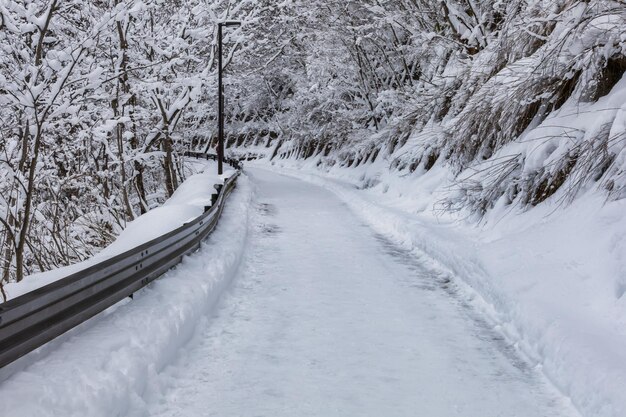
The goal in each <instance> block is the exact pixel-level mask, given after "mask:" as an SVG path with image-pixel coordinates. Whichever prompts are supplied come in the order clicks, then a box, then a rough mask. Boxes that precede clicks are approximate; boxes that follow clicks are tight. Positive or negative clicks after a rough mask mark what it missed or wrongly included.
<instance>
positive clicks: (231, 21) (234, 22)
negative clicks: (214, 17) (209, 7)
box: [219, 20, 241, 27]
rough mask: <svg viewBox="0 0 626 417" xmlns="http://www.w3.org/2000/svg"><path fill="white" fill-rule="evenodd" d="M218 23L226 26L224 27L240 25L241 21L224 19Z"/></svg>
mask: <svg viewBox="0 0 626 417" xmlns="http://www.w3.org/2000/svg"><path fill="white" fill-rule="evenodd" d="M219 25H220V26H226V27H239V26H241V22H239V21H236V20H226V21H224V22H220V23H219Z"/></svg>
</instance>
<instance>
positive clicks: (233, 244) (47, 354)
mask: <svg viewBox="0 0 626 417" xmlns="http://www.w3.org/2000/svg"><path fill="white" fill-rule="evenodd" d="M190 181H191V183H190V184H193V183H194V182H195V180H193V179H190ZM201 182H202V181H201ZM203 185H205V184H203ZM183 192H185V188H183V189H181V193H183ZM190 192H191V193H195V192H196V191H190ZM185 193H186V192H185ZM251 196H252V191H251V186H250V184H249V182H248V180H247V178H245V177H242V178H240V179H239V180H238V185H237V188H236V190H235V191H234V192H233V194H232V195H231V196H230V197H229V199H228V201H227V203H226V208H225V210H224V212H223V214H222V217H221V219H220V222H219V223H218V226H217V228H216V229H215V231H214V232H213V233H212V234H211V235H210V236H209V238H208V239H207V240H206V242H205V243H203V244H202V246H201V248H200V249H199V250H198V251H197V252H196V253H194V254H193V255H190V256H188V257H186V258H184V260H183V262H182V263H181V264H180V265H178V266H177V267H176V268H174V269H173V270H171V271H170V272H168V273H166V274H165V275H164V276H163V277H161V278H160V279H158V280H156V281H154V282H153V283H151V284H150V285H148V286H147V287H146V288H144V289H143V290H141V291H139V292H137V293H136V294H135V297H134V299H133V300H132V301H130V300H129V302H122V303H119V304H117V305H116V306H113V307H112V308H110V309H109V310H107V311H106V312H104V313H103V314H100V315H98V316H96V317H95V318H93V319H91V320H90V321H88V322H86V323H84V324H83V325H81V326H79V327H78V328H76V329H74V330H72V331H70V332H68V333H66V334H65V335H63V336H61V337H60V338H58V339H56V340H55V341H53V342H51V343H49V344H48V345H46V346H44V347H43V348H41V349H39V351H36V352H33V353H31V354H29V355H27V356H26V357H24V358H22V359H20V360H19V361H18V362H16V363H14V364H12V366H9V367H7V368H4V369H2V370H1V371H0V380H1V381H2V382H1V383H0V416H13V417H35V416H36V417H46V416H55V417H70V416H76V417H78V416H81V417H111V416H124V415H147V414H146V413H145V412H144V411H141V410H145V403H146V401H149V402H152V399H151V398H150V396H151V395H156V393H157V391H155V384H156V383H157V382H158V381H159V379H158V377H157V376H158V374H159V373H161V372H162V370H163V369H164V368H165V367H166V366H167V365H168V364H170V363H171V362H172V361H174V360H175V359H176V357H177V356H178V355H179V352H180V348H181V347H183V346H185V345H186V344H188V343H189V341H190V340H192V339H194V337H195V335H196V333H197V329H199V328H202V325H203V324H204V323H205V322H206V321H207V320H208V318H209V317H210V315H211V312H212V310H213V308H214V307H215V305H216V302H217V299H218V297H219V296H220V294H221V293H222V292H223V290H224V288H226V287H227V286H228V285H229V282H230V279H231V278H232V277H233V276H234V274H235V271H236V270H237V268H238V267H239V264H240V261H241V257H242V254H243V250H244V247H245V242H246V238H247V234H248V213H249V208H250V199H251ZM197 197H198V198H199V200H198V201H196V203H202V204H203V201H204V200H203V198H202V197H201V194H199V195H198V196H197ZM181 201H182V200H181ZM190 201H192V200H190ZM170 204H171V203H170ZM187 215H188V216H191V215H192V213H191V212H189V213H187ZM154 227H155V228H158V227H159V225H154Z"/></svg>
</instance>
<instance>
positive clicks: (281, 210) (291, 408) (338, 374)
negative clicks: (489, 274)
mask: <svg viewBox="0 0 626 417" xmlns="http://www.w3.org/2000/svg"><path fill="white" fill-rule="evenodd" d="M249 171H252V179H253V181H254V182H255V184H257V186H258V192H257V193H258V201H257V213H256V216H255V217H254V221H253V222H252V225H253V227H254V228H253V229H252V230H251V233H250V242H249V248H250V249H249V251H248V252H247V253H246V256H245V258H244V261H243V263H242V268H241V269H240V271H239V273H238V276H237V277H236V279H235V280H234V285H233V289H232V290H231V291H229V294H228V295H227V296H225V297H224V299H223V301H222V303H221V307H220V308H219V310H218V311H217V315H216V317H215V319H214V320H213V321H212V322H211V323H210V324H209V325H207V326H205V328H204V330H203V332H202V333H201V334H199V337H198V338H197V339H196V340H195V341H194V343H191V344H190V345H189V347H188V349H186V350H185V353H184V354H183V355H181V357H180V358H179V359H178V360H177V361H176V362H175V363H174V364H173V366H171V367H169V368H166V369H165V371H164V372H163V373H162V375H160V376H159V377H158V378H157V381H158V383H157V384H156V386H157V387H158V388H159V389H158V392H159V395H158V396H153V397H152V398H151V400H150V401H148V405H147V410H148V412H147V414H148V415H150V416H160V417H169V416H200V415H202V416H221V417H228V416H416V415H417V416H429V417H439V416H441V417H443V416H446V417H447V416H472V417H475V416H481V417H489V416H509V417H512V416H524V417H529V416H543V417H547V416H574V415H577V413H576V412H575V411H573V410H572V409H571V408H570V406H569V402H568V400H566V399H564V398H563V397H561V396H560V395H559V394H558V393H556V391H555V390H554V389H552V388H551V387H550V385H549V384H548V383H547V382H546V379H545V378H544V377H543V376H542V374H541V373H540V372H539V371H538V370H537V369H534V368H533V367H532V366H529V365H528V363H527V362H525V361H524V360H523V359H522V358H520V357H519V356H518V354H517V352H516V351H515V349H513V348H512V347H511V346H510V345H509V344H508V343H507V342H506V341H505V340H503V339H502V337H501V336H500V335H499V333H498V332H497V331H494V330H493V329H492V327H491V326H490V325H489V324H487V323H486V322H485V321H483V320H482V319H481V318H480V315H479V314H477V312H476V311H475V310H474V309H473V308H472V307H471V306H469V305H467V304H466V302H465V298H464V297H463V296H462V294H460V293H459V291H458V287H457V286H456V285H455V284H454V283H451V282H449V281H448V280H447V279H446V277H445V276H443V275H441V274H439V273H438V272H437V271H436V270H435V271H433V270H431V269H429V267H428V263H426V264H424V263H423V262H422V260H421V259H419V258H415V257H414V256H413V254H411V253H409V252H407V251H404V250H402V249H400V248H399V247H398V246H397V245H395V244H393V243H391V242H389V241H388V240H386V239H385V238H382V237H380V236H378V235H376V234H375V233H374V232H373V231H372V230H371V229H370V228H369V227H367V226H366V225H364V224H363V223H361V222H360V221H359V220H358V219H357V218H356V217H355V216H354V215H353V213H352V212H351V211H350V210H349V209H348V208H347V207H346V205H345V204H343V203H342V201H341V200H340V199H338V198H337V197H336V196H335V195H333V194H332V193H331V192H329V191H327V190H325V189H324V188H321V187H317V186H313V185H308V184H306V183H303V182H302V181H297V180H294V179H290V178H287V177H284V176H279V175H276V174H272V173H269V172H267V171H263V170H249Z"/></svg>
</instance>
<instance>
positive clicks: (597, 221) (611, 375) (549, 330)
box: [259, 158, 626, 417]
mask: <svg viewBox="0 0 626 417" xmlns="http://www.w3.org/2000/svg"><path fill="white" fill-rule="evenodd" d="M377 162H378V161H377ZM259 165H260V166H267V163H266V162H259ZM279 167H280V168H279ZM273 169H277V170H278V171H279V172H282V173H288V174H289V175H292V176H295V177H298V178H301V179H306V180H307V181H310V182H313V183H315V184H318V185H322V186H323V187H325V188H328V189H330V190H332V191H334V192H335V193H336V194H337V195H338V196H339V197H341V199H342V200H344V201H345V202H346V203H347V204H348V205H349V206H350V208H351V209H352V210H353V211H354V212H355V213H357V214H359V215H360V217H361V218H362V219H363V220H364V221H365V222H366V223H367V224H369V225H370V226H372V227H373V228H374V230H376V231H377V232H378V233H380V234H381V235H383V236H385V237H386V238H388V239H390V240H391V241H393V242H394V243H395V244H398V245H400V246H401V247H402V248H404V249H406V250H410V251H412V253H413V254H414V255H416V256H420V257H422V258H423V259H424V260H425V261H426V260H428V263H429V264H430V265H431V267H432V268H433V269H435V270H438V271H441V272H442V273H444V274H446V275H447V276H449V277H450V278H451V279H453V280H454V282H456V283H457V284H458V285H459V286H460V287H463V288H464V290H463V292H464V293H465V294H466V296H467V297H470V298H473V300H472V304H473V305H474V306H475V307H476V308H478V309H480V310H482V312H483V313H482V314H483V316H484V317H488V318H489V320H490V322H491V323H492V324H493V325H494V326H496V327H497V328H498V330H499V331H500V332H501V333H502V334H503V335H505V337H506V338H507V340H509V341H510V342H511V343H513V344H514V346H515V347H516V349H517V350H518V351H519V352H521V354H523V355H524V356H526V357H527V358H528V360H529V361H531V362H532V363H533V364H535V366H536V368H537V369H541V370H542V371H543V373H544V374H545V375H547V376H548V377H549V379H550V380H551V381H552V382H553V383H554V384H555V385H556V386H557V387H558V389H559V390H560V391H561V392H562V393H564V394H565V395H567V396H569V397H571V399H572V401H573V403H574V404H575V405H576V407H577V408H578V409H579V410H580V411H581V412H582V413H583V414H584V415H585V416H589V417H591V416H594V417H600V416H602V417H618V416H623V415H626V395H624V387H626V349H624V346H626V297H625V296H624V290H625V289H626V285H625V282H626V281H625V280H626V256H625V255H624V254H626V202H625V201H623V200H622V201H613V202H606V201H605V199H604V197H603V196H601V195H598V193H594V192H588V193H586V194H584V195H583V196H581V197H580V198H578V199H577V200H576V201H574V203H573V204H572V205H569V206H567V205H563V204H562V201H560V200H559V198H560V195H558V194H557V195H555V196H554V198H552V199H551V200H549V201H548V202H546V203H544V204H542V205H541V206H538V207H536V208H534V209H532V210H530V211H529V212H517V213H507V212H506V210H508V209H506V208H505V207H503V208H499V209H496V210H493V211H492V212H491V213H489V215H488V216H487V218H485V219H484V220H483V221H482V222H481V223H480V224H478V225H477V224H476V223H474V222H473V221H470V222H467V221H465V219H464V218H462V217H461V216H462V215H463V213H460V215H456V216H453V215H450V214H446V213H443V212H442V211H439V210H437V202H438V201H439V200H440V199H441V197H442V194H443V193H446V192H449V188H448V187H449V185H450V184H451V183H452V180H451V178H452V176H451V174H450V173H449V171H448V170H447V169H445V168H443V167H439V166H436V167H435V168H433V169H432V170H431V171H429V172H428V173H426V174H425V175H419V176H407V177H405V178H401V177H398V176H397V175H396V174H394V173H390V172H389V170H388V167H387V166H386V163H385V162H384V161H381V162H378V163H377V164H371V165H362V166H361V167H359V168H356V169H355V168H348V169H346V168H331V169H330V170H328V171H324V172H323V171H321V170H320V169H319V167H318V160H317V159H316V158H313V159H311V160H306V161H294V160H281V161H276V162H275V166H274V167H273ZM363 187H368V188H367V189H357V188H363Z"/></svg>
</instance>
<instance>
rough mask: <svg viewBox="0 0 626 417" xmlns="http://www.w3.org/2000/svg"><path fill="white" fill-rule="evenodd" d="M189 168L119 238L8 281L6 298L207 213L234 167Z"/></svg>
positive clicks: (192, 163)
mask: <svg viewBox="0 0 626 417" xmlns="http://www.w3.org/2000/svg"><path fill="white" fill-rule="evenodd" d="M186 163H187V166H188V169H189V170H190V171H191V172H192V173H195V174H192V175H191V176H189V177H188V178H187V179H186V180H185V181H184V182H183V183H182V184H180V186H179V187H178V188H177V189H176V191H175V192H174V194H173V195H172V197H171V198H169V199H168V200H167V201H166V202H165V203H164V204H163V205H162V206H160V207H157V208H154V209H152V210H150V211H149V212H148V213H146V214H144V215H142V216H139V217H137V218H136V219H135V220H133V221H132V222H129V223H127V224H126V227H125V228H124V230H122V232H121V233H120V234H119V236H118V237H117V238H116V240H115V241H114V242H113V243H112V244H111V245H109V246H107V247H106V248H104V249H103V250H102V251H100V252H99V253H97V254H96V255H95V256H94V257H92V258H90V259H87V260H85V261H83V262H79V263H76V264H73V265H70V266H67V267H64V268H58V269H54V270H51V271H46V272H43V273H37V274H33V275H30V276H28V277H26V278H24V280H23V281H21V282H19V283H10V284H7V285H5V290H6V292H7V299H11V298H15V297H17V296H19V295H22V294H25V293H27V292H29V291H32V290H34V289H37V288H39V287H42V286H44V285H46V284H49V283H51V282H54V281H56V280H58V279H61V278H63V277H66V276H68V275H70V274H73V273H75V272H78V271H81V270H83V269H86V268H88V267H90V266H92V265H94V264H97V263H98V262H102V261H104V260H106V259H109V258H112V257H113V256H115V255H119V254H121V253H123V252H125V251H127V250H130V249H132V248H135V247H137V246H139V245H141V244H143V243H146V242H148V241H149V240H152V239H155V238H157V237H159V236H161V235H164V234H166V233H168V232H171V231H172V230H174V229H176V228H177V227H180V226H182V225H183V224H184V223H187V222H189V221H191V220H193V219H195V218H196V217H198V216H200V215H202V213H204V207H205V206H210V205H211V195H213V194H215V193H216V192H217V191H216V190H215V188H214V185H215V184H223V183H224V180H225V179H226V178H228V177H230V176H231V175H232V174H233V172H234V170H232V169H230V168H226V170H225V171H224V174H223V175H221V176H218V175H217V163H216V162H214V161H203V160H195V159H190V160H188V161H186Z"/></svg>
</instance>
